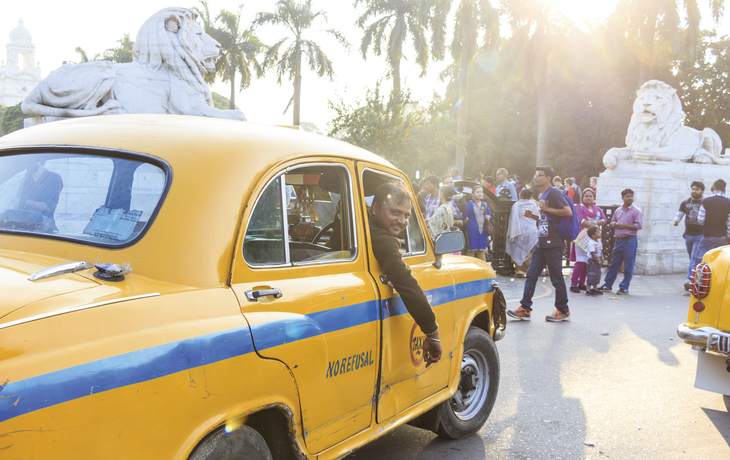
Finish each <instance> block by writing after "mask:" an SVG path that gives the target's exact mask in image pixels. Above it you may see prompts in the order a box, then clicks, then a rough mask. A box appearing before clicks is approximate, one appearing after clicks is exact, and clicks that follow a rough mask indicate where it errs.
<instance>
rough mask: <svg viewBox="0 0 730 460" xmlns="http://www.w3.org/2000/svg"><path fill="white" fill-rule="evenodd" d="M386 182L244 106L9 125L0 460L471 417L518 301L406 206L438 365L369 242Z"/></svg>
mask: <svg viewBox="0 0 730 460" xmlns="http://www.w3.org/2000/svg"><path fill="white" fill-rule="evenodd" d="M388 181H403V182H405V183H408V179H407V176H406V175H404V174H403V173H402V172H400V171H398V170H397V169H396V168H395V167H394V166H393V165H392V164H390V163H389V162H388V161H386V160H384V159H383V158H381V157H379V156H377V155H374V154H372V153H369V152H367V151H364V150H362V149H359V148H356V147H353V146H351V145H348V144H345V143H342V142H339V141H336V140H333V139H329V138H326V137H323V136H318V135H314V134H308V133H304V132H299V131H296V130H292V129H287V128H279V127H272V126H260V125H255V124H250V123H245V122H238V121H226V120H218V119H209V118H197V117H184V116H172V115H119V116H104V117H90V118H86V119H75V120H67V121H59V122H53V123H48V124H45V125H41V126H37V127H33V128H28V129H24V130H21V131H19V132H16V133H13V134H11V135H8V136H5V137H2V138H0V292H2V296H1V297H0V457H2V458H14V459H15V458H18V459H20V458H38V459H47V458H99V459H101V458H104V459H109V458H128V459H188V458H189V459H217V458H229V457H226V456H225V455H228V454H237V455H240V456H242V458H247V459H248V458H250V459H258V458H261V459H269V458H273V459H293V458H318V459H336V458H341V457H343V456H345V455H347V454H348V453H349V452H351V451H353V450H354V449H357V448H358V447H361V446H362V445H364V444H366V443H368V442H370V441H372V440H374V439H376V438H378V437H380V436H382V435H384V434H385V433H387V432H389V431H391V430H393V429H394V428H396V427H397V426H399V425H401V424H404V423H406V422H411V423H412V424H415V425H416V426H420V427H423V428H426V429H431V430H433V431H435V432H437V433H438V434H440V435H442V436H444V437H447V438H453V439H457V438H460V437H463V436H466V435H469V434H472V433H474V432H476V431H477V430H478V429H479V428H480V427H481V426H482V425H483V424H484V423H485V421H486V420H487V417H488V416H489V413H490V412H491V410H492V407H493V405H494V402H495V398H496V395H497V389H498V386H499V375H500V373H499V358H498V353H497V348H496V347H495V344H494V342H495V341H497V340H499V339H500V338H502V337H503V335H504V327H505V314H504V313H505V301H504V297H503V295H502V294H501V292H500V291H499V288H498V284H497V282H496V277H495V274H494V271H493V270H492V269H491V268H490V267H489V266H488V265H487V264H486V263H484V262H482V261H480V260H477V259H475V258H467V257H461V256H453V255H443V257H442V256H441V253H444V254H446V253H451V252H453V251H454V250H457V251H458V250H459V248H460V247H461V245H463V237H460V235H459V237H460V238H456V240H457V243H458V244H457V246H458V247H455V244H454V242H453V239H449V238H444V239H443V240H441V242H439V240H437V242H436V244H434V243H432V242H431V241H430V239H429V238H428V232H427V231H426V230H425V224H424V221H423V219H422V217H421V215H420V213H419V212H417V209H413V211H412V216H413V217H412V218H411V219H410V221H409V224H408V227H407V228H406V229H405V230H404V231H403V233H402V234H401V235H400V238H399V240H400V242H401V250H402V253H403V257H404V260H405V261H406V263H407V264H408V265H409V266H410V268H411V270H412V273H413V275H414V276H415V277H416V278H417V280H418V282H419V284H420V285H421V287H422V288H423V289H424V291H425V293H426V295H427V297H428V299H429V301H430V303H431V305H432V306H433V308H434V311H435V313H436V317H437V321H438V324H439V325H440V329H439V332H440V338H441V344H442V348H443V358H442V359H441V360H440V361H439V362H438V363H436V364H433V365H431V366H429V367H426V363H424V360H423V356H422V353H421V350H422V346H423V340H424V335H423V334H422V332H421V331H420V329H419V328H418V327H417V326H416V324H415V322H414V320H413V318H412V317H411V315H410V314H408V312H407V310H406V308H405V307H404V305H403V302H402V301H401V300H400V297H399V296H398V293H397V292H395V291H394V289H393V288H392V287H391V286H390V285H389V283H388V280H387V278H386V277H384V276H383V274H382V272H381V269H380V266H379V265H378V262H377V261H376V260H375V258H374V256H373V253H372V251H371V248H370V245H369V227H368V225H366V222H367V218H366V213H367V211H368V205H369V203H370V202H371V200H372V197H373V195H374V191H375V189H376V188H377V187H378V186H379V185H380V184H383V183H384V182H388ZM413 202H414V203H415V200H414V201H413ZM447 235H454V234H447ZM224 452H225V453H224ZM231 458H233V457H231ZM236 458H238V457H236Z"/></svg>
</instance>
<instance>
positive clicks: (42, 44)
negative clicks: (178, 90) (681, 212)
mask: <svg viewBox="0 0 730 460" xmlns="http://www.w3.org/2000/svg"><path fill="white" fill-rule="evenodd" d="M196 1H197V0H196ZM555 2H556V6H557V8H559V9H560V10H561V11H562V12H563V13H564V14H566V15H568V16H569V17H570V18H572V19H573V20H574V21H576V22H578V23H580V22H583V21H587V22H591V21H602V20H604V19H605V18H606V17H608V15H609V14H610V13H611V11H612V10H613V7H614V5H615V3H616V0H604V1H597V0H555ZM240 3H241V1H240V0H209V1H208V4H209V6H210V10H211V13H212V14H216V13H217V12H218V11H220V10H221V9H224V8H225V9H228V10H230V11H238V5H239V4H240ZM274 4H275V0H256V1H249V2H247V3H245V6H244V10H243V21H244V22H245V23H249V22H250V21H251V20H252V19H253V18H254V16H255V14H256V13H257V12H260V11H273V10H274ZM195 5H196V3H195V1H193V0H191V1H190V4H178V5H175V3H172V2H170V1H169V0H125V1H124V2H106V1H99V0H64V1H58V0H53V1H51V0H35V1H10V0H6V1H4V2H3V6H2V7H1V8H0V46H2V45H3V44H6V43H7V41H8V35H9V33H10V31H11V30H12V29H14V28H15V27H17V25H18V19H21V18H22V19H23V21H24V27H25V28H26V29H27V30H28V31H29V32H30V33H31V35H32V36H33V44H34V45H35V46H36V60H37V61H38V62H40V66H41V69H42V74H43V77H44V78H45V77H46V76H47V75H48V74H49V73H50V72H51V71H52V70H54V69H56V68H58V67H59V66H61V63H62V62H63V61H64V60H70V61H77V60H78V55H77V54H76V53H75V52H74V49H75V48H76V47H77V46H80V47H81V48H83V49H84V50H85V51H86V52H87V54H89V56H93V55H94V54H96V53H101V52H103V51H104V50H106V49H107V48H110V47H113V46H116V45H117V44H116V41H117V40H119V39H120V38H121V37H122V35H123V34H124V33H129V34H130V37H131V38H132V39H133V40H134V39H135V37H136V34H137V30H138V29H139V27H140V26H141V25H142V23H143V22H144V21H145V20H146V19H147V18H148V17H149V16H151V15H152V14H154V13H155V12H157V11H159V10H160V9H162V8H165V7H169V6H186V7H191V6H195ZM313 5H314V6H315V8H317V9H322V10H325V11H327V14H328V19H329V22H328V24H321V25H320V27H319V28H321V29H327V28H334V29H337V30H339V31H340V32H342V33H343V34H345V36H346V37H347V38H348V40H349V41H350V43H351V45H352V48H351V50H350V52H349V54H348V53H347V52H345V51H344V50H343V49H342V48H341V47H340V46H339V45H338V44H337V43H336V42H335V41H334V40H332V39H330V38H328V37H327V36H326V35H325V34H316V35H313V36H312V38H313V39H314V40H315V41H317V42H318V43H320V45H321V46H322V48H323V49H324V51H325V53H326V54H327V55H328V56H329V58H330V59H331V60H332V61H333V65H334V69H335V73H336V78H335V81H334V82H329V80H327V79H325V78H318V77H317V76H316V75H315V74H314V73H311V72H308V73H306V74H305V75H304V77H303V80H302V107H301V119H302V121H303V122H313V123H315V124H317V125H318V126H319V128H320V129H321V130H323V131H324V130H325V128H326V123H327V121H328V120H329V119H330V118H331V117H332V116H333V113H332V112H331V111H329V110H328V109H327V100H328V99H335V98H337V97H342V98H344V99H345V100H346V101H348V102H354V100H356V99H358V98H359V99H361V98H362V97H363V95H364V93H365V88H372V87H374V86H375V82H376V81H377V80H378V79H383V80H384V81H385V77H386V74H387V70H388V68H387V64H386V62H385V60H384V59H383V58H382V57H380V58H379V57H376V56H373V55H372V54H369V55H368V59H367V61H364V60H363V59H362V58H361V56H360V53H359V44H360V38H361V36H362V31H361V30H360V29H359V28H358V27H357V26H356V25H355V20H356V19H357V17H358V16H359V12H358V11H356V10H355V9H354V8H353V7H352V1H350V0H314V1H313ZM705 16H707V14H705ZM708 25H709V23H708ZM723 29H725V30H726V31H727V29H728V28H727V27H723ZM281 33H283V31H282V30H281V29H279V28H277V27H272V26H266V27H263V28H261V29H259V31H258V35H259V37H260V38H261V39H262V40H263V41H264V43H266V44H272V43H274V42H275V41H276V40H277V39H278V38H280V34H281ZM725 33H728V32H725ZM3 55H4V53H3ZM411 57H412V53H411V52H410V50H409V49H408V48H406V58H411ZM446 65H447V63H445V62H441V63H435V64H431V65H429V71H428V74H427V76H426V77H424V78H419V73H420V72H419V69H418V68H417V67H416V66H415V65H411V64H410V63H409V62H407V61H405V62H404V63H403V64H402V70H401V72H402V75H403V86H404V87H408V88H410V89H411V91H412V94H413V96H414V98H416V99H420V100H423V101H428V100H430V99H431V95H432V93H433V92H434V91H437V92H439V93H442V92H443V90H444V88H445V84H444V83H442V82H439V81H438V74H439V73H440V72H441V71H442V70H443V69H444V68H445V66H446ZM385 88H386V89H389V88H390V83H389V82H385ZM237 89H238V88H237ZM213 91H216V92H218V93H219V94H222V95H224V96H226V97H228V96H229V95H230V84H224V83H216V84H214V85H213ZM292 94H293V88H292V85H291V83H290V82H288V81H283V82H282V85H281V86H279V85H278V84H277V83H276V76H275V75H274V73H273V72H272V71H270V72H269V73H268V74H267V75H266V76H265V77H264V78H263V79H262V80H257V81H254V82H253V84H252V85H251V86H250V87H249V88H248V89H246V90H244V91H242V92H238V93H237V95H236V105H237V106H238V107H239V108H241V110H243V112H244V113H245V114H246V116H247V117H248V119H249V121H253V122H258V123H272V124H290V123H291V120H292V115H291V109H289V111H288V112H287V113H286V115H283V114H282V112H283V111H284V108H285V107H286V105H287V103H288V102H289V99H290V98H291V96H292Z"/></svg>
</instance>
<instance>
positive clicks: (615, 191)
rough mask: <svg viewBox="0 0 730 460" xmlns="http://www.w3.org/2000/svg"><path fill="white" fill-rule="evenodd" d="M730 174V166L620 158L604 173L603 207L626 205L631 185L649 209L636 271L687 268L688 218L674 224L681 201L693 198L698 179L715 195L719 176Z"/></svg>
mask: <svg viewBox="0 0 730 460" xmlns="http://www.w3.org/2000/svg"><path fill="white" fill-rule="evenodd" d="M728 178H730V166H718V165H701V164H695V163H680V162H665V161H656V162H636V161H631V160H628V161H619V163H618V165H617V166H616V168H615V169H613V170H608V171H604V172H603V173H601V174H600V175H599V177H598V185H597V189H598V196H597V203H598V205H599V206H621V205H622V204H623V202H622V201H621V190H623V189H625V188H630V189H632V190H633V191H634V205H635V206H638V207H639V208H640V209H641V210H642V212H643V213H644V228H643V229H642V230H640V231H639V232H638V237H639V241H638V242H639V248H638V250H637V254H636V266H635V269H634V273H635V274H637V275H659V274H665V273H686V272H687V268H688V266H689V256H688V255H687V249H686V246H685V244H684V238H682V234H683V233H684V221H682V222H681V223H680V224H679V226H677V227H675V226H674V222H673V221H674V216H675V215H676V214H677V210H678V209H679V204H680V203H681V202H682V201H684V200H686V199H687V198H689V194H690V188H691V187H690V184H691V183H692V182H693V181H696V180H697V181H701V182H703V183H704V184H705V196H709V195H711V192H710V189H711V187H712V184H713V183H714V182H715V181H716V180H717V179H724V180H726V181H728Z"/></svg>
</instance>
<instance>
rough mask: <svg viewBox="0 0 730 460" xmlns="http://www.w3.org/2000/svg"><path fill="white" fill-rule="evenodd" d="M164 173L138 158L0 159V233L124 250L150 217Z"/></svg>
mask: <svg viewBox="0 0 730 460" xmlns="http://www.w3.org/2000/svg"><path fill="white" fill-rule="evenodd" d="M168 170H169V168H168V167H166V165H164V164H161V163H159V162H158V161H156V160H155V161H152V160H148V159H146V158H145V157H143V156H130V157H125V156H111V155H101V154H85V153H84V154H80V153H71V152H68V153H54V152H32V153H20V154H11V155H5V156H0V232H2V233H11V234H24V235H28V236H39V237H45V238H48V237H50V238H59V239H70V240H75V241H80V242H83V243H88V244H92V245H99V246H114V247H117V246H126V245H129V244H131V243H133V242H134V240H135V239H136V238H138V237H139V236H140V235H142V234H143V233H144V231H145V230H146V228H147V227H148V226H149V224H150V222H151V221H152V219H153V217H154V216H155V214H156V210H157V209H158V208H159V205H160V203H161V201H162V198H163V196H164V193H165V191H166V190H167V186H168V181H169V173H168Z"/></svg>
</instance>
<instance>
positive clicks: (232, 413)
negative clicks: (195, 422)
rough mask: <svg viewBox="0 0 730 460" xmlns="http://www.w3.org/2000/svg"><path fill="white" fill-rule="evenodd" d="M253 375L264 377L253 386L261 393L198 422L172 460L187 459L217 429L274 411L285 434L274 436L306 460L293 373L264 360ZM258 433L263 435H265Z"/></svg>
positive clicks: (230, 428) (239, 423) (243, 422)
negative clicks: (280, 416)
mask: <svg viewBox="0 0 730 460" xmlns="http://www.w3.org/2000/svg"><path fill="white" fill-rule="evenodd" d="M256 374H257V375H265V376H266V378H265V379H263V378H262V379H260V383H261V384H260V385H257V386H260V388H261V391H258V392H257V394H256V395H253V394H252V395H251V397H250V398H247V399H246V401H245V402H241V404H240V405H238V406H232V407H230V408H228V410H225V411H222V412H220V413H219V414H216V415H215V416H213V417H210V418H209V419H208V420H205V421H204V422H202V423H201V424H200V426H199V427H198V429H196V430H195V431H194V432H192V433H190V435H189V436H188V437H187V439H186V440H185V442H184V443H183V444H182V446H181V448H180V450H179V451H178V453H177V455H176V456H175V458H178V459H186V458H188V456H189V455H190V454H191V453H192V451H193V450H194V449H195V447H197V446H198V444H200V442H202V441H203V440H204V439H205V438H206V437H207V436H208V435H210V434H211V433H213V432H214V431H216V430H217V429H219V428H224V429H226V430H235V429H236V428H238V427H240V426H241V425H245V424H247V422H248V421H249V419H250V418H251V417H252V416H253V415H254V414H257V413H260V412H263V411H267V410H278V411H280V412H281V413H282V414H283V415H284V416H285V418H286V422H287V432H286V433H278V434H279V435H283V436H285V437H286V438H287V439H288V440H289V441H290V442H291V445H292V447H293V450H294V452H295V454H296V455H297V457H298V458H307V457H308V454H307V453H306V452H307V451H306V449H305V446H304V437H303V433H302V424H301V414H300V412H299V396H298V394H299V392H298V389H297V385H296V382H295V380H294V376H293V374H292V373H291V371H290V370H289V369H288V368H287V366H286V365H285V364H284V363H281V362H279V361H276V360H268V359H262V360H260V361H259V363H258V364H257V369H256ZM272 429H273V428H272ZM260 434H262V435H263V436H265V435H266V433H260Z"/></svg>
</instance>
